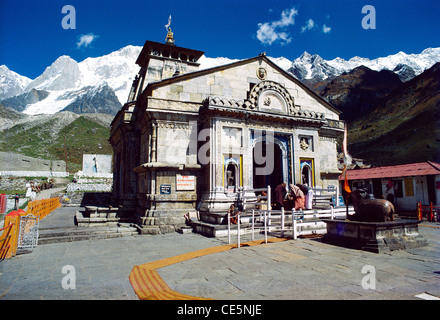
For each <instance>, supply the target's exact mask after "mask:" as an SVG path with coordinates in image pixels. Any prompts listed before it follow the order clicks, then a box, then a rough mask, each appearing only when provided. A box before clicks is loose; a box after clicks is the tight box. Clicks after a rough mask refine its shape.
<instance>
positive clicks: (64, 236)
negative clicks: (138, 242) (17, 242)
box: [38, 224, 139, 245]
mask: <svg viewBox="0 0 440 320" xmlns="http://www.w3.org/2000/svg"><path fill="white" fill-rule="evenodd" d="M138 234H139V230H138V228H136V227H134V226H131V225H122V224H121V225H119V226H115V227H84V228H82V227H69V228H48V229H40V230H39V235H38V244H39V245H40V244H49V243H60V242H72V241H81V240H96V239H110V238H118V237H124V236H134V235H138Z"/></svg>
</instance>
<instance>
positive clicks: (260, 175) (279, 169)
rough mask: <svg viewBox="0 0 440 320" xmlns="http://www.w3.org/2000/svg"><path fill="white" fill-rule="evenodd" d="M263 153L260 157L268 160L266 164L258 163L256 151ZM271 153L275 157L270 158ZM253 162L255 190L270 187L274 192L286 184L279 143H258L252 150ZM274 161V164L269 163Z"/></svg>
mask: <svg viewBox="0 0 440 320" xmlns="http://www.w3.org/2000/svg"><path fill="white" fill-rule="evenodd" d="M260 150H261V151H262V152H261V153H262V154H261V155H260V157H261V156H262V157H263V158H265V159H266V162H264V163H258V161H257V159H258V158H256V151H257V152H260ZM270 152H273V156H270V154H268V153H270ZM252 155H253V158H252V159H253V160H252V165H253V172H252V174H253V188H254V189H257V188H266V187H267V186H268V185H269V186H270V187H271V189H272V190H274V189H275V188H276V186H278V185H279V184H281V183H283V182H286V183H287V181H283V176H284V175H283V167H284V166H283V154H282V150H281V148H280V146H279V145H278V144H277V143H271V142H265V141H260V142H257V143H256V144H255V146H254V148H253V150H252ZM269 161H273V164H270V163H268V162H269Z"/></svg>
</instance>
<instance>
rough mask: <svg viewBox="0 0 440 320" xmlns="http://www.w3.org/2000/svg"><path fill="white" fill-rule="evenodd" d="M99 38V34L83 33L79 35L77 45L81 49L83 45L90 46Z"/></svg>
mask: <svg viewBox="0 0 440 320" xmlns="http://www.w3.org/2000/svg"><path fill="white" fill-rule="evenodd" d="M97 38H99V36H98V35H96V34H93V33H88V34H82V35H81V36H80V37H79V40H78V42H77V43H76V47H77V48H78V49H79V48H81V47H83V46H84V47H85V48H87V47H88V46H90V44H91V43H92V42H93V41H94V40H95V39H97Z"/></svg>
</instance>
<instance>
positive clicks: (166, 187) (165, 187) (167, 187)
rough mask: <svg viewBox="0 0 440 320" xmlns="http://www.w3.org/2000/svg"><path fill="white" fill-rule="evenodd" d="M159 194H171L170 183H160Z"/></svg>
mask: <svg viewBox="0 0 440 320" xmlns="http://www.w3.org/2000/svg"><path fill="white" fill-rule="evenodd" d="M160 194H171V185H170V184H161V185H160Z"/></svg>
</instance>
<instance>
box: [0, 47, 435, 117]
mask: <svg viewBox="0 0 440 320" xmlns="http://www.w3.org/2000/svg"><path fill="white" fill-rule="evenodd" d="M141 50H142V47H140V46H126V47H123V48H121V49H119V50H116V51H114V52H111V53H109V54H107V55H104V56H100V57H93V58H87V59H85V60H83V61H81V62H77V61H75V60H74V59H72V58H71V57H69V56H65V55H64V56H61V57H59V58H58V59H57V60H55V61H54V62H53V63H52V64H51V65H50V66H48V67H47V68H46V70H45V71H44V72H43V73H42V74H41V75H40V76H39V77H37V78H36V79H34V80H31V79H29V78H26V77H23V76H21V75H19V74H17V73H15V72H13V71H11V70H9V69H8V68H7V67H6V66H0V101H3V100H5V99H7V98H10V97H13V96H18V95H22V94H25V93H28V92H30V91H31V90H32V89H35V90H42V91H47V92H48V96H45V97H41V99H42V100H40V101H37V102H35V103H29V104H28V105H26V106H22V109H23V107H25V108H24V111H23V112H24V113H28V114H37V113H55V112H59V111H60V110H63V109H64V108H65V107H67V106H68V105H70V104H71V103H73V102H74V101H75V100H76V98H78V97H81V96H82V95H84V94H85V93H86V92H87V91H89V90H94V89H93V88H96V87H99V86H100V85H103V84H104V83H106V84H107V85H108V89H109V90H112V91H113V92H114V94H115V95H116V97H117V99H118V100H119V102H120V103H121V104H124V103H125V102H126V100H127V98H128V94H129V92H130V88H131V85H132V81H133V79H134V78H135V76H136V74H137V73H138V72H139V66H138V65H136V60H137V58H138V56H139V54H140V52H141ZM270 59H271V60H272V61H274V63H276V64H277V65H278V66H280V67H281V68H282V69H284V70H286V71H288V72H290V73H292V74H293V75H294V76H295V77H296V78H298V79H299V80H300V81H304V83H305V84H306V85H309V86H311V88H312V89H313V86H314V85H315V84H316V85H318V86H322V85H325V83H328V82H329V81H330V80H332V79H334V78H336V77H337V76H340V75H341V74H343V73H344V72H349V71H351V70H353V69H354V68H356V67H359V66H361V65H362V66H365V67H368V68H370V69H371V70H374V71H381V70H383V69H385V70H390V71H393V72H394V73H396V74H397V75H399V77H400V79H401V80H402V81H408V80H410V79H412V78H414V77H415V76H417V75H419V74H421V73H422V72H423V71H424V70H426V69H428V68H430V67H431V66H432V65H434V64H435V63H436V62H440V48H427V49H425V50H423V52H421V53H419V54H406V53H404V52H399V53H396V54H394V55H390V56H388V57H381V58H377V59H373V60H370V59H367V58H362V57H358V56H357V57H353V58H351V59H350V60H348V61H347V60H345V59H343V58H335V59H333V60H324V59H323V58H322V57H321V56H319V55H317V54H310V53H308V52H304V53H303V54H302V55H301V56H300V57H298V58H296V59H295V60H293V61H291V60H289V59H287V58H284V57H279V58H273V57H271V58H270ZM236 61H238V59H230V58H227V57H219V58H209V57H206V56H202V57H201V58H200V59H199V63H200V67H199V70H202V69H207V68H212V67H217V66H220V65H224V64H229V63H233V62H236ZM315 89H316V88H315ZM101 91H102V90H101ZM105 95H106V96H109V97H110V95H109V94H108V92H107V93H106V94H105ZM83 100H84V101H85V99H83ZM26 101H28V100H26ZM101 101H102V100H101Z"/></svg>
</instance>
